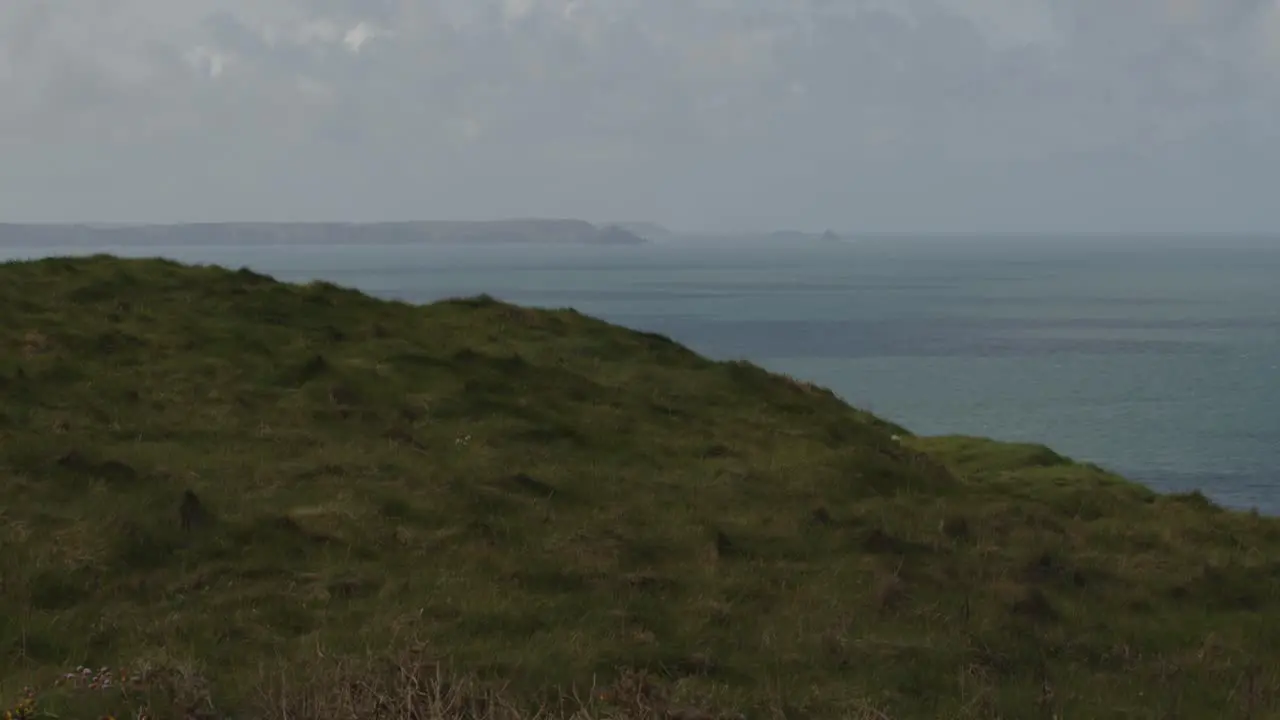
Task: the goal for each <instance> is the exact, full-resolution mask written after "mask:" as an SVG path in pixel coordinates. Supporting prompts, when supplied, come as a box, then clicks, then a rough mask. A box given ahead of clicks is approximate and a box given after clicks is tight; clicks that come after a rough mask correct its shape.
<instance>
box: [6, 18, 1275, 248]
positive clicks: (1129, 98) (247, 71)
mask: <svg viewBox="0 0 1280 720" xmlns="http://www.w3.org/2000/svg"><path fill="white" fill-rule="evenodd" d="M1277 117H1280V0H1218V1H1216V2H1211V1H1209V0H1131V1H1129V2H1125V3H1122V4H1117V3H1110V2H1107V3H1104V2H1102V1H1101V0H1071V1H1070V2H1068V0H1017V1H1015V0H899V1H898V2H892V3H890V2H872V1H870V0H861V1H860V0H847V1H844V2H832V1H830V0H827V1H822V0H774V1H772V2H768V1H765V0H755V1H751V2H745V1H738V2H726V1H723V0H644V2H641V1H640V0H613V1H612V2H605V1H604V0H505V1H502V2H499V1H497V0H466V1H463V0H418V1H414V0H360V1H359V2H356V0H323V1H321V2H302V1H301V0H255V1H254V2H248V0H187V1H186V2H183V3H168V2H161V1H160V0H112V1H109V2H100V3H92V4H88V3H75V2H70V1H69V0H45V1H43V2H41V1H38V0H11V1H10V2H7V3H5V4H4V5H3V6H0V221H3V222H105V223H112V222H157V223H164V222H205V221H309V222H321V221H344V222H346V221H350V222H363V221H397V220H444V219H476V220H482V219H498V218H521V217H547V218H556V217H565V218H582V219H585V220H588V221H592V222H597V223H600V222H612V221H618V220H644V221H652V222H656V223H660V224H662V225H665V226H668V227H671V228H673V229H677V230H680V231H684V232H731V231H740V230H749V229H760V230H765V229H782V228H796V229H802V230H817V231H820V230H822V229H825V228H832V229H834V230H836V231H838V232H872V233H884V232H902V233H912V232H925V233H933V232H957V233H965V232H974V233H981V232H1052V233H1080V232H1090V233H1097V232H1114V233H1129V232H1148V233H1150V232H1178V233H1195V232H1228V233H1250V234H1266V233H1273V232H1276V231H1277V230H1280V203H1275V202H1274V201H1273V199H1272V195H1273V193H1274V188H1275V187H1277V186H1280V126H1277V124H1276V122H1275V118H1277Z"/></svg>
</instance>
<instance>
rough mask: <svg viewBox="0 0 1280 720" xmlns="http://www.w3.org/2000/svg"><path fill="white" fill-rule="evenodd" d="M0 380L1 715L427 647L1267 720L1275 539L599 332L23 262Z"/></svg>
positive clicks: (894, 696) (145, 265)
mask: <svg viewBox="0 0 1280 720" xmlns="http://www.w3.org/2000/svg"><path fill="white" fill-rule="evenodd" d="M0 358H2V359H0V398H2V399H0V516H2V519H3V524H2V525H0V543H2V545H0V678H3V685H2V686H0V688H2V689H0V692H2V693H3V699H4V701H5V702H7V703H9V704H11V705H12V704H13V703H16V702H17V694H18V692H19V689H20V688H21V686H22V685H24V684H33V685H36V686H37V687H46V686H47V684H48V683H49V681H50V680H51V679H52V678H53V676H54V675H56V674H58V673H61V672H64V671H66V670H69V669H71V668H74V667H75V666H77V665H80V664H85V665H90V666H93V667H98V666H100V665H111V666H112V667H115V666H117V665H120V664H135V663H151V664H152V666H153V667H164V668H177V669H178V671H181V672H187V673H196V674H198V675H199V676H201V677H203V678H205V679H207V681H208V683H209V687H210V691H211V693H212V696H213V699H214V701H215V704H216V705H217V706H218V707H221V708H224V709H225V708H232V709H234V708H237V707H242V708H243V707H251V708H258V712H263V713H271V712H274V713H275V714H276V715H277V716H279V717H284V715H285V712H284V710H280V709H279V708H278V707H275V706H273V705H270V703H261V702H260V696H259V690H260V689H261V688H262V687H265V686H268V685H270V686H271V687H275V686H276V685H274V684H272V683H276V684H279V683H285V684H289V683H292V686H305V685H306V684H307V683H308V682H310V681H312V680H314V678H316V677H319V676H318V675H317V674H316V673H317V672H318V671H316V670H313V668H314V667H316V664H317V663H323V662H328V661H330V660H332V659H334V658H352V657H373V658H374V659H375V660H376V658H377V657H379V656H383V655H385V656H386V657H392V656H394V655H396V654H397V653H399V652H401V651H402V650H405V649H406V648H410V647H418V648H420V649H423V650H424V652H426V653H429V654H431V655H432V656H433V657H438V658H439V659H440V660H441V661H442V662H445V663H446V664H447V666H448V667H449V668H451V669H452V671H454V672H457V673H461V674H465V675H466V676H468V677H471V678H474V679H476V680H477V681H478V682H481V683H488V682H501V683H505V684H507V685H508V687H507V689H506V690H505V692H506V693H507V694H508V696H509V697H511V698H515V699H516V700H517V701H518V702H519V703H523V704H526V705H528V706H533V705H538V704H541V703H544V702H546V701H547V700H548V698H549V697H551V696H552V695H553V694H554V693H555V691H556V689H567V688H570V687H571V686H575V685H576V686H577V687H578V688H585V687H587V686H590V685H591V684H592V683H593V681H594V682H596V683H597V685H599V686H603V685H605V684H607V683H610V682H613V680H614V679H615V678H616V677H617V676H618V675H619V673H620V672H622V671H623V670H628V669H635V670H645V671H648V672H649V673H651V675H652V677H653V678H656V681H655V682H658V683H660V684H661V685H662V686H663V687H664V688H665V690H666V691H667V692H670V693H671V694H672V695H673V696H674V697H675V698H676V699H677V701H678V702H680V703H683V704H688V705H696V706H698V707H704V708H712V709H718V710H726V711H729V710H732V711H742V712H746V713H747V714H748V716H749V717H753V718H755V717H762V716H764V717H768V716H785V717H795V718H799V717H888V718H935V717H974V718H977V717H1008V718H1031V717H1050V716H1052V715H1054V714H1056V716H1057V717H1066V718H1107V717H1161V718H1164V717H1169V718H1172V717H1186V718H1201V717H1204V718H1218V717H1277V716H1280V715H1278V713H1280V620H1278V619H1280V520H1278V519H1275V518H1267V517H1259V516H1257V515H1252V514H1243V513H1234V512H1228V511H1225V510H1222V509H1220V508H1218V507H1215V506H1214V505H1212V504H1211V503H1209V502H1208V501H1206V500H1205V499H1204V498H1203V497H1201V496H1198V495H1192V496H1160V495H1156V494H1154V493H1152V492H1149V491H1147V490H1145V489H1143V488H1141V487H1138V486H1136V485H1133V484H1130V483H1128V482H1126V481H1124V480H1122V479H1120V478H1117V477H1115V476H1113V475H1110V474H1108V473H1106V472H1104V471H1103V470H1101V469H1098V468H1095V467H1091V466H1084V465H1078V464H1074V463H1072V462H1070V461H1068V460H1066V459H1064V458H1062V457H1059V456H1058V455H1056V454H1054V453H1052V452H1050V451H1049V450H1047V449H1045V448H1041V447H1030V446H1019V445H1006V444H1001V443H997V442H992V441H988V440H981V439H972V438H921V437H914V436H911V435H910V434H909V433H907V432H906V431H905V430H903V429H901V428H898V427H895V426H893V425H891V424H889V423H886V422H883V421H881V420H878V419H876V418H874V417H872V416H870V415H868V414H867V413H864V412H860V411H858V410H855V409H852V408H850V407H848V406H847V405H845V404H844V403H842V402H841V401H839V400H838V399H837V398H835V397H834V396H833V395H831V394H830V393H828V392H826V391H824V390H822V389H819V388H816V387H813V386H810V385H808V384H805V383H801V382H796V381H794V380H790V379H788V378H784V377H779V376H777V375H772V374H769V373H766V372H764V371H763V370H761V369H759V368H756V367H754V366H752V365H749V364H746V363H716V362H711V361H708V360H706V359H703V358H701V357H699V356H697V355H695V354H694V353H692V352H690V351H688V350H686V349H684V348H682V347H680V346H678V345H676V344H674V343H672V342H671V341H669V340H667V339H665V338H662V337H658V336H654V335H647V334H643V333H637V332H631V331H627V330H623V329H620V328H617V327H614V326H611V325H608V324H606V323H603V322H600V321H597V320H594V319H591V318H588V317H585V316H582V315H580V314H577V313H575V312H573V311H569V310H564V311H539V310H529V309H524V308H520V307H515V306H511V305H507V304H504V303H501V302H497V301H494V300H492V299H488V298H484V297H481V298H474V299H467V300H456V301H450V302H441V303H436V304H433V305H430V306H426V307H415V306H411V305H407V304H398V303H391V302H384V301H380V300H376V299H373V298H370V297H367V296H365V295H362V294H360V293H357V292H354V291H351V290H345V289H341V288H338V287H335V286H333V285H329V284H325V283H313V284H310V285H304V286H298V285H288V284H282V283H278V282H275V281H273V280H271V279H270V278H266V277H263V276H260V275H256V274H254V273H252V272H249V271H246V270H241V271H238V272H232V271H228V270H223V269H218V268H209V267H186V266H181V265H178V264H174V263H169V262H163V261H158V260H146V261H124V260H118V259H114V258H109V257H95V258H86V259H49V260H42V261H39V262H26V263H12V264H8V265H4V266H0ZM895 436H897V437H895ZM187 489H190V490H191V491H193V493H194V495H195V496H196V499H197V504H196V510H192V511H190V512H182V513H180V506H181V505H182V504H183V493H184V491H185V490H187ZM186 506H187V507H188V509H189V510H190V508H191V507H192V504H191V499H190V498H188V502H187V503H186ZM184 525H185V526H187V527H186V528H185V529H184ZM352 687H354V686H352ZM47 702H49V703H54V704H55V705H56V704H57V703H58V702H64V703H65V702H72V699H68V698H61V699H60V696H58V695H57V694H56V693H55V694H54V695H52V696H51V697H50V699H48V700H47ZM254 703H259V704H258V705H255V704H254ZM267 706H270V707H269V708H268V709H267V710H263V709H262V708H263V707H267ZM0 710H3V708H0ZM157 714H160V713H159V711H157ZM292 716H293V717H305V716H306V713H301V712H298V713H296V714H294V715H292ZM385 716H386V717H401V716H402V717H408V716H409V715H408V714H402V715H400V716H396V715H385ZM64 717H66V715H64ZM240 717H244V715H240Z"/></svg>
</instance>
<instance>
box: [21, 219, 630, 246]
mask: <svg viewBox="0 0 1280 720" xmlns="http://www.w3.org/2000/svg"><path fill="white" fill-rule="evenodd" d="M645 242H647V240H646V239H645V238H644V237H642V236H640V235H639V234H637V233H634V232H632V231H630V230H627V229H626V228H624V227H620V226H617V225H602V226H596V225H593V224H591V223H589V222H586V221H584V220H555V219H550V220H545V219H518V220H482V221H426V222H379V223H329V222H321V223H285V222H282V223H271V222H227V223H179V224H168V225H158V224H155V225H153V224H136V225H122V224H121V225H116V224H113V225H105V224H103V225H97V224H77V225H70V224H68V225H54V224H3V223H0V246H9V247H13V246H18V247H30V246H42V247H45V246H72V247H81V246H94V245H112V246H116V245H221V244H229V245H234V244H246V245H293V244H297V245H318V244H319V245H324V244H343V243H371V244H406V245H411V244H417V243H423V244H440V245H443V244H462V245H492V244H504V243H519V244H557V245H639V244H643V243H645Z"/></svg>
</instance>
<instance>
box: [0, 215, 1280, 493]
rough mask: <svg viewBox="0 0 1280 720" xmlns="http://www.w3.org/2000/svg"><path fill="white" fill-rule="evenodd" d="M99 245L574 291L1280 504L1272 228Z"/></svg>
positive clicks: (299, 269)
mask: <svg viewBox="0 0 1280 720" xmlns="http://www.w3.org/2000/svg"><path fill="white" fill-rule="evenodd" d="M90 252H110V253H113V254H117V255H122V256H155V255H159V256H163V257H169V258H173V259H176V260H181V261H184V262H199V263H215V264H219V265H225V266H228V267H242V266H243V267H249V268H252V269H254V270H257V271H259V272H264V273H268V274H271V275H274V276H275V277H277V278H280V279H282V280H289V281H303V280H310V279H325V280H329V281H332V282H335V283H339V284H342V285H347V286H352V287H356V288H359V289H361V290H364V291H366V292H368V293H370V294H373V295H376V296H381V297H387V298H397V299H401V300H408V301H412V302H420V303H427V302H431V301H433V300H438V299H441V298H446V297H455V296H463V295H475V294H479V293H488V294H490V295H493V296H495V297H497V298H500V299H503V300H508V301H511V302H515V303H520V304H524V305H531V306H541V307H573V308H576V309H578V310H580V311H582V312H584V313H587V314H590V315H594V316H597V317H600V318H603V319H605V320H608V321H611V322H614V323H618V324H620V325H624V326H627V327H632V328H639V329H644V330H649V331H655V332H660V333H663V334H666V335H668V336H670V337H671V338H673V339H675V340H677V341H679V342H681V343H683V344H685V345H687V346H689V347H691V348H693V349H694V350H697V351H699V352H701V353H703V354H705V355H707V356H709V357H712V358H715V359H747V360H751V361H753V362H755V363H757V364H759V365H761V366H763V367H765V368H768V369H771V370H776V371H781V372H785V373H788V374H791V375H794V376H796V377H800V378H803V379H807V380H810V381H813V382H816V383H818V384H820V385H823V386H826V387H828V388H830V389H832V390H833V391H834V392H836V393H837V394H839V395H840V396H841V397H843V398H844V399H846V400H847V401H848V402H850V403H851V404H854V405H857V406H859V407H862V408H866V409H868V410H871V411H873V412H875V413H877V414H879V415H881V416H883V417H886V418H889V419H891V420H894V421H896V422H898V423H901V424H902V425H905V426H906V427H908V428H910V429H911V430H912V431H913V432H915V433H918V434H930V435H932V434H952V433H956V434H966V435H983V436H988V437H993V438H998V439H1001V440H1011V441H1026V442H1037V443H1044V444H1046V445H1049V446H1050V447H1052V448H1054V449H1055V450H1057V451H1059V452H1061V453H1063V454H1065V455H1068V456H1070V457H1073V458H1075V459H1078V460H1082V461H1089V462H1094V463H1097V464H1099V465H1102V466H1104V467H1106V468H1108V469H1110V470H1113V471H1115V472H1118V473H1120V474H1122V475H1125V476H1127V477H1129V478H1130V479H1133V480H1136V481H1139V482H1141V483H1144V484H1146V485H1148V486H1150V487H1152V488H1154V489H1156V490H1158V491H1162V492H1185V491H1191V490H1200V491H1202V492H1203V493H1204V494H1205V495H1207V496H1208V497H1209V498H1211V499H1213V500H1215V501H1216V502H1218V503H1220V504H1222V505H1224V506H1227V507H1232V508H1236V509H1243V510H1249V509H1256V510H1257V511H1259V512H1261V513H1264V514H1271V515H1280V239H1273V238H1214V237H1185V238H1171V237H1156V238H1148V237H1100V236H1099V237H1047V236H1027V237H1017V236H1001V237H907V236H882V237H866V238H856V239H854V240H852V241H849V242H843V243H838V242H828V243H817V242H814V243H809V244H803V243H801V244H790V245H785V246H780V245H777V244H774V245H767V244H762V243H754V244H753V243H747V242H733V241H721V242H666V243H650V244H646V245H635V246H616V247H601V246H595V247H583V246H564V245H555V246H550V245H546V246H530V245H492V246H484V247H465V246H456V245H453V246H449V245H446V246H419V245H386V246H370V245H354V244H353V245H343V244H325V245H315V246H311V245H287V246H286V245H273V246H243V245H242V246H235V245H206V246H201V245H184V246H160V247H157V246H147V247H132V246H118V247H92V248H86V247H77V248H56V247H43V248H34V249H33V248H7V249H6V248H0V257H5V258H22V257H38V256H48V255H72V254H86V253H90Z"/></svg>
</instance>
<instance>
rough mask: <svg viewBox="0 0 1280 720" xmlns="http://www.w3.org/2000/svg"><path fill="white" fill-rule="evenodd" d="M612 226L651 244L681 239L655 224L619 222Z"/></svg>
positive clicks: (676, 234) (671, 231)
mask: <svg viewBox="0 0 1280 720" xmlns="http://www.w3.org/2000/svg"><path fill="white" fill-rule="evenodd" d="M613 225H614V226H615V227H619V228H622V229H623V230H626V231H627V232H629V233H631V234H633V235H637V236H639V237H642V238H644V239H645V240H649V241H651V242H663V241H666V240H676V239H678V238H680V237H681V234H680V233H678V232H675V231H674V230H671V229H669V228H666V227H664V226H662V225H659V224H658V223H655V222H619V223H613Z"/></svg>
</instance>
